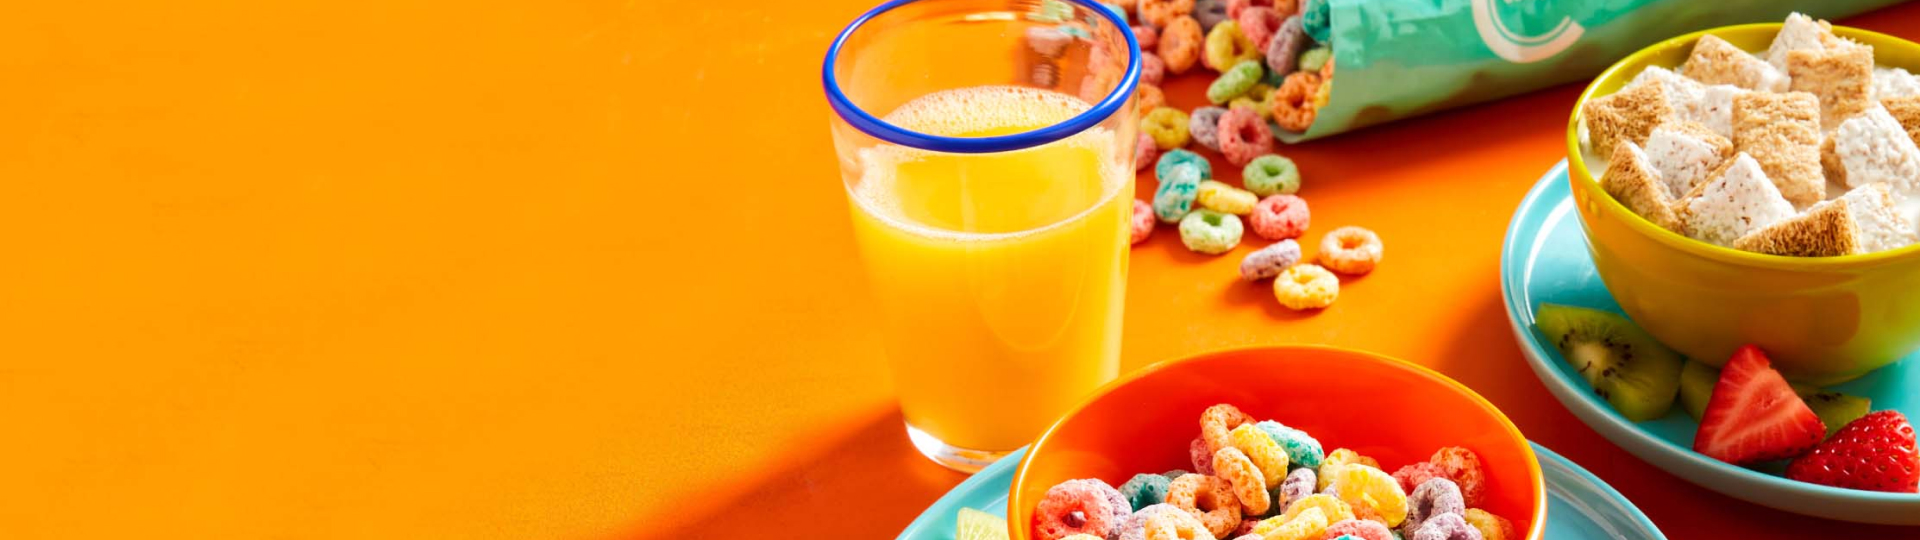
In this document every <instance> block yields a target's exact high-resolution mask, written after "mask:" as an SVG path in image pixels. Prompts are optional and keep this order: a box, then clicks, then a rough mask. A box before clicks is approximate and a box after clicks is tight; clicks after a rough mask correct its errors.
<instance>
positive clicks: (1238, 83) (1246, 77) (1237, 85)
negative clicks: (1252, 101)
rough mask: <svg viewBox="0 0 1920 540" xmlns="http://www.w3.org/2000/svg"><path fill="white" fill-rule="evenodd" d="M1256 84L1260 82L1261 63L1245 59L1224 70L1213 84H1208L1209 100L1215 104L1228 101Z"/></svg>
mask: <svg viewBox="0 0 1920 540" xmlns="http://www.w3.org/2000/svg"><path fill="white" fill-rule="evenodd" d="M1256 84H1260V63H1259V62H1255V61H1252V60H1243V61H1241V62H1240V63H1237V64H1233V66H1232V67H1229V68H1227V69H1226V70H1225V71H1222V72H1221V73H1220V76H1219V77H1218V78H1215V79H1214V80H1213V83H1212V84H1209V85H1207V101H1211V102H1213V104H1214V105H1219V104H1221V103H1226V102H1227V101H1228V100H1231V99H1233V98H1236V97H1240V96H1241V95H1243V94H1246V93H1247V91H1248V90H1252V89H1253V85H1256Z"/></svg>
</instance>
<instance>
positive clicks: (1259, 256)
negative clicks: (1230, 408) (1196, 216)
mask: <svg viewBox="0 0 1920 540" xmlns="http://www.w3.org/2000/svg"><path fill="white" fill-rule="evenodd" d="M1299 263H1300V243H1299V242H1295V241H1293V240H1281V241H1279V242H1274V243H1273V245H1271V246H1267V247H1263V248H1260V250H1259V251H1255V252H1253V253H1248V254H1247V257H1246V258H1244V259H1240V279H1244V280H1247V281H1249V282H1253V281H1260V280H1263V279H1267V278H1270V277H1273V276H1277V275H1280V272H1283V271H1286V269H1287V268H1288V267H1290V266H1293V265H1295V264H1299ZM1239 430H1240V428H1234V431H1239ZM1261 436H1262V437H1265V436H1266V435H1265V433H1262V434H1261ZM1267 443H1268V444H1272V445H1274V448H1275V449H1276V450H1277V449H1279V448H1280V444H1279V443H1275V442H1273V439H1272V438H1268V439H1267ZM1243 451H1244V450H1243ZM1280 453H1281V455H1283V456H1284V455H1286V451H1284V450H1282V451H1280ZM1256 464H1257V463H1256ZM1260 470H1266V467H1261V468H1260Z"/></svg>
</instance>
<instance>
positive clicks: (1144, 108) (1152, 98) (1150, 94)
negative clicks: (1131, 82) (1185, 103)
mask: <svg viewBox="0 0 1920 540" xmlns="http://www.w3.org/2000/svg"><path fill="white" fill-rule="evenodd" d="M1166 106H1167V95H1166V94H1165V93H1163V92H1162V91H1161V90H1160V87H1158V86H1154V85H1151V84H1146V83H1141V84H1140V85H1138V86H1135V87H1133V110H1134V111H1137V112H1136V114H1139V115H1140V117H1141V118H1146V117H1147V114H1149V113H1152V112H1153V111H1154V110H1155V109H1163V108H1166ZM1140 132H1141V133H1146V130H1141V131H1140Z"/></svg>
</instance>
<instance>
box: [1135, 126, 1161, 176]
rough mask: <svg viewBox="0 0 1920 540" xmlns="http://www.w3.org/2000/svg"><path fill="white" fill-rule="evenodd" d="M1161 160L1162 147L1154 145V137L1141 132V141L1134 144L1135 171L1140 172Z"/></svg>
mask: <svg viewBox="0 0 1920 540" xmlns="http://www.w3.org/2000/svg"><path fill="white" fill-rule="evenodd" d="M1159 158H1160V145H1158V144H1154V142H1153V136H1152V135H1148V134H1147V132H1145V131H1142V132H1140V139H1139V141H1137V142H1135V143H1134V144H1133V170H1135V171H1139V170H1141V169H1145V168H1147V165H1151V164H1153V160H1155V159H1159Z"/></svg>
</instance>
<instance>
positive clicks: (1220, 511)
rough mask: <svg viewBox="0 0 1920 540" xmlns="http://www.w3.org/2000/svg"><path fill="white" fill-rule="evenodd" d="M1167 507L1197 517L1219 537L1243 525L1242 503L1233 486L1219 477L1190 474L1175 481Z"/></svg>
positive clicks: (1168, 489)
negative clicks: (1241, 515) (1241, 523)
mask: <svg viewBox="0 0 1920 540" xmlns="http://www.w3.org/2000/svg"><path fill="white" fill-rule="evenodd" d="M1167 504H1171V505H1174V506H1178V507H1180V508H1181V509H1183V510H1186V511H1187V513H1189V514H1193V517H1195V518H1198V519H1199V520H1200V523H1203V524H1205V525H1206V526H1207V532H1211V533H1213V536H1214V537H1215V538H1222V537H1225V536H1226V535H1227V533H1230V532H1233V529H1234V528H1235V527H1239V526H1240V500H1239V499H1237V498H1235V497H1234V495H1233V485H1232V484H1229V483H1227V481H1226V480H1222V479H1220V478H1218V477H1213V476H1207V475H1203V474H1189V475H1186V476H1182V477H1179V478H1176V479H1174V480H1173V483H1172V484H1171V485H1169V486H1168V487H1167Z"/></svg>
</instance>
